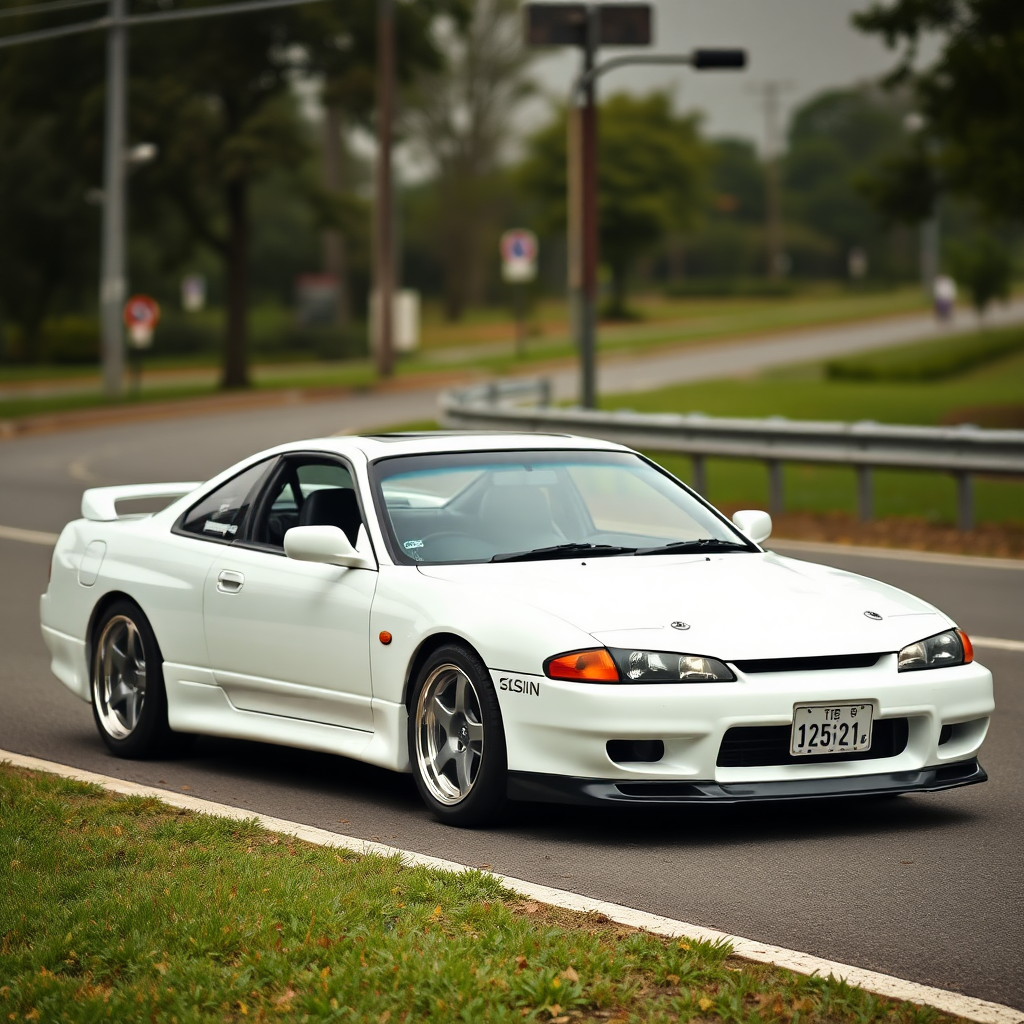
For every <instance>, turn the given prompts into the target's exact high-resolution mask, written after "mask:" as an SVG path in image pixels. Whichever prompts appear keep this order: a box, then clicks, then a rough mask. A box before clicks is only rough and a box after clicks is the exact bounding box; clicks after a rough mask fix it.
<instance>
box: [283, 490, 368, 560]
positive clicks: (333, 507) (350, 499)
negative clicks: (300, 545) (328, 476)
mask: <svg viewBox="0 0 1024 1024" xmlns="http://www.w3.org/2000/svg"><path fill="white" fill-rule="evenodd" d="M362 521H363V520H362V517H361V516H360V515H359V503H358V502H357V501H356V492H355V491H354V490H352V488H350V487H331V488H325V489H324V490H320V491H313V493H312V494H310V495H309V496H308V497H307V498H306V500H305V501H304V502H303V503H302V509H301V510H300V512H299V526H337V527H338V528H339V529H340V530H343V531H344V533H345V536H346V537H348V542H349V543H350V544H351V545H352V546H353V547H355V543H356V537H357V536H358V535H359V525H360V524H361V523H362Z"/></svg>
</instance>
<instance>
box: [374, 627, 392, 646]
mask: <svg viewBox="0 0 1024 1024" xmlns="http://www.w3.org/2000/svg"><path fill="white" fill-rule="evenodd" d="M377 639H378V640H379V641H380V642H381V643H382V644H383V645H384V646H385V647H387V645H388V644H389V643H391V641H392V640H393V639H394V637H392V635H391V634H390V633H389V632H388V631H387V630H386V629H382V630H381V631H380V632H379V633H378V634H377Z"/></svg>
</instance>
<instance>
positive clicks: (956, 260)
mask: <svg viewBox="0 0 1024 1024" xmlns="http://www.w3.org/2000/svg"><path fill="white" fill-rule="evenodd" d="M949 262H950V267H951V269H952V271H953V274H954V275H955V276H956V278H957V280H958V281H960V282H961V283H962V284H965V285H966V286H967V288H968V290H969V291H970V293H971V302H972V304H973V305H974V308H975V309H976V310H977V312H978V316H979V317H982V316H984V315H985V310H986V309H987V308H988V306H989V304H990V303H991V302H992V301H993V300H994V299H1008V298H1009V297H1010V284H1011V282H1012V278H1013V262H1012V261H1011V259H1010V254H1009V253H1008V252H1007V251H1006V249H1005V248H1004V247H1003V246H1002V245H1001V244H1000V243H999V241H998V239H996V238H995V237H993V235H992V234H991V233H989V232H979V233H977V234H976V235H975V236H974V237H973V238H971V239H969V240H967V241H962V242H955V243H953V244H952V245H950V247H949Z"/></svg>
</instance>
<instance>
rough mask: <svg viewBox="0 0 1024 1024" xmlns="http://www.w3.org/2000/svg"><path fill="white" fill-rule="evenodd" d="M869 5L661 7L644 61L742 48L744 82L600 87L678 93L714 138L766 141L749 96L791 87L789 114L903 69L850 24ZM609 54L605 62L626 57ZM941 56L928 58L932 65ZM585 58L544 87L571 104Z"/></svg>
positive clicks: (693, 77)
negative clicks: (774, 82) (830, 92)
mask: <svg viewBox="0 0 1024 1024" xmlns="http://www.w3.org/2000/svg"><path fill="white" fill-rule="evenodd" d="M868 4H869V0H654V3H653V6H654V8H655V10H654V45H653V46H651V47H650V48H649V49H646V50H645V51H644V52H649V53H657V52H663V53H687V52H689V51H690V50H691V49H693V48H695V47H700V46H741V47H744V48H745V49H746V51H747V59H748V68H747V70H746V71H743V72H725V71H719V72H708V71H705V72H700V73H698V72H694V71H691V70H689V69H686V68H680V69H674V68H657V69H656V68H651V69H644V68H623V69H622V70H619V71H613V72H611V73H610V74H609V75H608V76H607V77H606V78H604V79H603V80H602V82H601V90H602V91H603V92H604V93H605V94H607V93H609V92H612V91H616V90H620V89H628V90H630V91H636V92H645V91H647V90H649V89H651V88H654V87H658V86H665V85H672V86H674V87H675V90H676V97H677V105H678V107H679V108H680V109H682V110H689V109H694V108H696V109H699V110H702V111H704V112H705V114H706V121H705V124H706V128H707V131H708V133H709V134H711V135H715V136H720V135H740V136H744V137H747V138H750V139H754V140H756V141H757V143H758V145H761V144H762V143H763V139H764V115H763V108H762V107H761V105H760V101H759V100H758V98H757V97H756V96H755V95H752V94H751V92H750V91H749V90H750V87H751V86H752V85H756V84H758V83H761V82H764V81H767V80H770V79H778V80H782V81H785V82H788V83H789V84H790V86H789V90H788V91H787V92H786V93H785V94H784V96H783V102H782V108H783V114H784V115H786V114H788V113H789V112H790V111H791V110H792V109H793V107H794V106H797V105H799V104H800V103H801V102H802V101H804V100H806V99H807V98H808V97H809V96H812V95H813V94H814V93H816V92H819V91H820V90H822V89H825V88H829V87H833V86H846V85H852V84H854V83H856V82H860V81H864V80H865V79H871V78H877V77H878V76H879V75H881V74H883V73H884V72H885V71H887V70H889V69H890V68H891V67H892V66H893V65H894V64H895V54H894V52H893V51H890V50H887V49H886V47H885V45H884V43H883V42H882V41H881V40H880V39H878V38H877V37H875V36H867V35H865V34H864V33H862V32H859V31H858V30H857V29H855V28H854V27H853V26H852V25H851V24H850V14H851V12H853V11H856V10H863V9H864V8H866V7H867V6H868ZM626 52H627V51H626V50H624V49H607V50H604V51H602V56H604V57H611V56H618V55H620V54H624V53H626ZM934 53H935V47H934V46H929V47H926V48H925V50H924V54H923V55H924V56H927V57H928V58H929V59H930V57H931V56H932V55H934ZM578 67H579V56H578V53H574V52H570V51H569V50H568V49H566V50H562V51H555V52H552V53H551V54H550V55H545V56H544V57H542V58H541V59H540V60H539V61H538V62H537V63H536V65H535V76H536V78H537V80H538V81H539V83H540V85H541V87H542V88H543V89H544V90H546V91H548V92H550V93H552V94H556V95H558V96H565V95H566V93H567V91H568V88H569V83H570V81H571V79H572V77H573V75H574V74H575V73H576V72H577V71H578ZM543 117H544V108H543V106H538V105H536V104H531V106H530V108H529V109H527V110H524V111H523V120H524V122H525V123H526V124H529V123H530V122H531V121H532V122H536V121H537V120H540V119H543Z"/></svg>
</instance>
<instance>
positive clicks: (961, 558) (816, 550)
mask: <svg viewBox="0 0 1024 1024" xmlns="http://www.w3.org/2000/svg"><path fill="white" fill-rule="evenodd" d="M768 547H769V548H770V549H771V550H773V551H774V550H775V548H782V549H783V550H782V551H780V554H785V553H786V549H788V550H789V551H794V552H801V551H806V552H807V553H808V554H822V555H860V556H863V557H865V558H891V559H893V560H894V561H897V562H932V563H934V564H936V565H959V566H963V567H964V568H978V569H1024V558H980V557H977V556H975V555H947V554H943V553H942V552H940V551H911V550H908V549H907V548H871V547H862V546H860V545H855V544H826V543H824V542H823V541H814V540H789V539H787V538H786V537H778V538H776V539H774V540H771V541H769V542H768Z"/></svg>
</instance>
